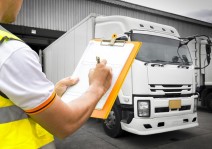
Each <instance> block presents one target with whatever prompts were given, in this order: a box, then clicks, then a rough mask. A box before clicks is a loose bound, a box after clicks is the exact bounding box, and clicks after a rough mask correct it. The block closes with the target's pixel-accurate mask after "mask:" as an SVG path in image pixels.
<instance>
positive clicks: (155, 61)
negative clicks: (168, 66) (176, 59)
mask: <svg viewBox="0 0 212 149" xmlns="http://www.w3.org/2000/svg"><path fill="white" fill-rule="evenodd" d="M150 62H151V63H157V62H166V61H164V60H159V59H156V60H151V61H150Z"/></svg>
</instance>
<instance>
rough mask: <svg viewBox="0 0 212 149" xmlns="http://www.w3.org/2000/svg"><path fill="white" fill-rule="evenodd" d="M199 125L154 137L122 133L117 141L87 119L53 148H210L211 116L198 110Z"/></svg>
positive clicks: (98, 123) (92, 120)
mask: <svg viewBox="0 0 212 149" xmlns="http://www.w3.org/2000/svg"><path fill="white" fill-rule="evenodd" d="M198 121H199V126H198V127H194V128H190V129H184V130H178V131H173V132H167V133H162V134H155V135H150V136H139V135H134V134H131V133H126V134H125V135H124V136H123V137H121V138H117V139H114V138H110V137H108V136H107V135H106V134H105V133H104V131H103V128H102V125H101V121H100V120H96V119H89V120H88V121H87V123H86V124H85V125H84V126H83V127H82V128H81V129H79V130H78V131H77V132H76V133H75V134H73V135H72V136H70V137H68V138H66V139H65V140H59V139H57V138H56V146H57V149H138V148H142V149H212V113H210V112H208V111H207V110H205V109H198Z"/></svg>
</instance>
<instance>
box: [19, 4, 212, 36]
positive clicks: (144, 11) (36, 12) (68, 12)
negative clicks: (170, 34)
mask: <svg viewBox="0 0 212 149" xmlns="http://www.w3.org/2000/svg"><path fill="white" fill-rule="evenodd" d="M117 3H118V4H117ZM120 3H121V4H120ZM90 13H96V14H101V15H124V16H129V17H134V18H138V19H143V20H147V21H152V22H157V23H161V24H166V25H171V26H174V27H175V28H176V29H177V30H178V31H179V33H180V35H181V36H190V35H194V34H209V35H210V36H212V24H209V23H204V22H201V21H197V20H193V19H189V18H186V17H181V16H178V15H173V14H169V13H166V15H164V14H165V12H162V11H157V10H153V9H150V8H146V7H140V6H137V5H131V4H129V3H125V2H119V1H115V0H110V1H109V0H102V1H101V0H24V4H23V7H22V9H21V12H20V15H19V16H18V18H17V21H16V22H15V24H17V25H23V26H30V27H37V28H45V29H52V30H59V31H67V30H69V29H70V28H71V27H73V26H74V25H76V24H77V23H78V22H80V21H81V20H82V19H84V18H85V17H86V16H88V15H89V14H90Z"/></svg>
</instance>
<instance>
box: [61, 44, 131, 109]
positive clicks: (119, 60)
mask: <svg viewBox="0 0 212 149" xmlns="http://www.w3.org/2000/svg"><path fill="white" fill-rule="evenodd" d="M133 47H134V45H133V44H125V45H124V46H123V47H120V46H116V45H114V46H101V45H100V42H97V41H90V42H89V44H88V46H87V48H86V49H85V51H84V53H83V55H82V57H81V59H80V61H79V63H78V65H77V67H76V69H75V71H74V73H73V75H72V76H76V77H79V78H80V81H79V82H78V83H77V84H76V85H74V86H72V87H70V88H68V89H67V91H66V92H65V93H64V95H63V96H62V100H63V101H64V102H66V103H67V102H70V101H72V100H74V99H76V98H78V97H79V96H81V95H82V94H83V93H84V92H85V91H86V90H87V89H88V87H89V80H88V73H89V70H90V69H91V68H95V66H96V63H97V62H96V56H99V57H100V59H106V60H107V65H108V66H111V67H112V71H113V78H112V84H111V87H110V89H109V90H108V91H107V92H106V94H105V95H104V96H103V97H102V98H101V99H100V101H99V102H98V104H97V105H96V108H95V109H98V110H101V109H103V107H104V104H105V102H106V100H107V98H108V96H109V95H110V92H111V90H112V88H113V86H114V85H115V82H116V81H117V79H118V76H119V74H120V73H121V70H122V69H123V67H124V65H125V62H126V60H127V59H128V57H129V55H130V53H131V51H132V49H133ZM85 100H86V99H85Z"/></svg>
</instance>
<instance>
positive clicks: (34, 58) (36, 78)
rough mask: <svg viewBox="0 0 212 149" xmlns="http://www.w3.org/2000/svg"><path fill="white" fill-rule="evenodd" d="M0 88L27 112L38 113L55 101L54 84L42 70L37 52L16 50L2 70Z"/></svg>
mask: <svg viewBox="0 0 212 149" xmlns="http://www.w3.org/2000/svg"><path fill="white" fill-rule="evenodd" d="M0 72H1V74H0V84H1V85H0V90H1V91H2V92H4V93H5V94H6V95H7V96H8V98H9V99H10V100H11V101H12V102H13V103H14V104H16V105H17V106H19V107H20V108H22V109H23V110H24V111H25V112H26V113H29V114H33V113H38V112H41V111H43V110H45V109H46V108H48V107H49V106H50V105H51V103H53V100H54V97H55V92H54V85H53V83H52V82H50V81H49V80H48V79H47V78H46V76H45V74H44V73H43V72H42V68H41V65H40V63H39V58H38V55H37V53H35V52H34V51H33V50H31V49H30V48H27V47H25V48H21V49H19V50H16V51H15V52H14V53H13V54H11V56H10V57H9V58H8V59H7V60H6V61H5V62H4V64H3V65H2V67H1V70H0Z"/></svg>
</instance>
